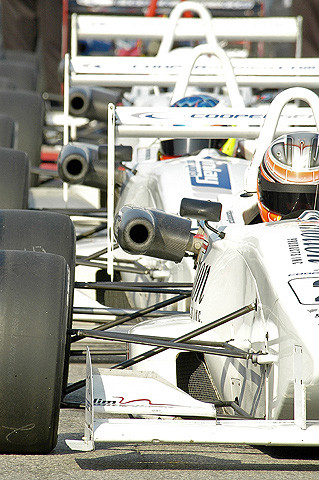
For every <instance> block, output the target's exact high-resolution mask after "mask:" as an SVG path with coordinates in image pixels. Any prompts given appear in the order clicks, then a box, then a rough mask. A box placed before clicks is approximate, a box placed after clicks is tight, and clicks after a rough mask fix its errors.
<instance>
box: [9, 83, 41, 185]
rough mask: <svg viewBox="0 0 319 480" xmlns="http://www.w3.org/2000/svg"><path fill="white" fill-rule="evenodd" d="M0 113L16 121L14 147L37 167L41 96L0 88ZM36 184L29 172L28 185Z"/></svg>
mask: <svg viewBox="0 0 319 480" xmlns="http://www.w3.org/2000/svg"><path fill="white" fill-rule="evenodd" d="M0 113H2V114H4V115H8V116H9V117H12V118H13V119H14V121H15V122H16V123H17V141H16V148H17V149H18V150H22V151H23V152H26V153H27V155H28V157H29V160H30V164H31V166H32V167H39V165H40V161H41V146H42V140H43V126H44V113H45V112H44V101H43V99H42V96H41V95H40V94H39V93H37V92H32V91H26V90H12V89H11V90H10V89H8V90H0ZM38 184H39V178H38V176H37V175H35V174H31V175H30V186H31V187H35V186H37V185H38Z"/></svg>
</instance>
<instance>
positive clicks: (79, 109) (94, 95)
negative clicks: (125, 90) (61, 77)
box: [69, 87, 122, 122]
mask: <svg viewBox="0 0 319 480" xmlns="http://www.w3.org/2000/svg"><path fill="white" fill-rule="evenodd" d="M121 96H122V94H121V92H120V90H116V89H114V90H111V89H107V88H102V87H73V88H71V89H70V105H69V113H70V115H72V116H74V117H86V118H88V119H89V120H99V121H101V122H106V121H107V106H108V104H109V103H114V104H117V103H118V102H119V101H120V99H121Z"/></svg>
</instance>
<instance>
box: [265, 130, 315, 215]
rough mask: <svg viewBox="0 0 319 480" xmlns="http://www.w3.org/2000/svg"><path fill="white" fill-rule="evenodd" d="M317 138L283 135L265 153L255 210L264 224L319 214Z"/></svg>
mask: <svg viewBox="0 0 319 480" xmlns="http://www.w3.org/2000/svg"><path fill="white" fill-rule="evenodd" d="M318 190H319V134H318V133H310V132H296V133H289V134H286V135H282V136H280V137H278V138H277V139H276V140H274V141H273V142H272V143H271V145H270V146H269V147H268V149H267V150H266V152H265V154H264V157H263V160H262V162H261V164H260V167H259V170H258V180H257V197H258V207H259V212H260V216H261V218H262V220H263V221H264V222H274V221H278V220H281V219H282V218H289V217H290V218H296V217H298V216H299V215H300V213H302V212H303V211H304V210H319V199H318V193H319V191H318Z"/></svg>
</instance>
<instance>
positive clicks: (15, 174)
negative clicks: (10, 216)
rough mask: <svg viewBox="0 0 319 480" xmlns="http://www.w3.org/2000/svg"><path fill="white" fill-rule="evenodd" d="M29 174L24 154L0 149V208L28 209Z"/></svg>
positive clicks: (27, 161)
mask: <svg viewBox="0 0 319 480" xmlns="http://www.w3.org/2000/svg"><path fill="white" fill-rule="evenodd" d="M29 172H30V162H29V158H28V155H27V154H26V153H25V152H22V151H21V150H14V149H13V148H1V147H0V208H6V209H7V208H18V209H23V208H28V197H29Z"/></svg>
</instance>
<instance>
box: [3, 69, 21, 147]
mask: <svg viewBox="0 0 319 480" xmlns="http://www.w3.org/2000/svg"><path fill="white" fill-rule="evenodd" d="M0 89H1V78H0ZM16 131H17V123H16V122H15V121H14V119H13V118H12V117H9V116H8V115H5V114H3V113H0V147H4V148H14V147H15V141H16Z"/></svg>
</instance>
